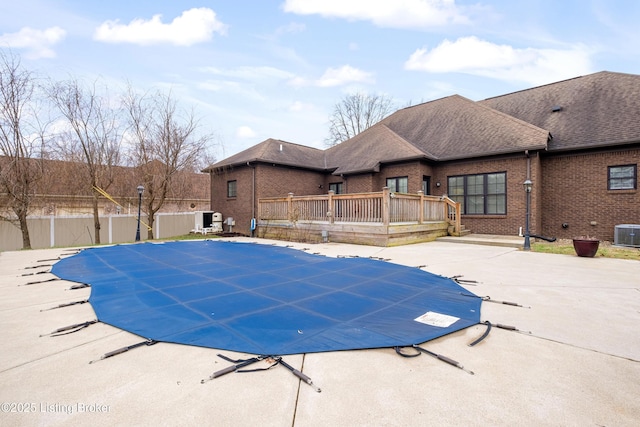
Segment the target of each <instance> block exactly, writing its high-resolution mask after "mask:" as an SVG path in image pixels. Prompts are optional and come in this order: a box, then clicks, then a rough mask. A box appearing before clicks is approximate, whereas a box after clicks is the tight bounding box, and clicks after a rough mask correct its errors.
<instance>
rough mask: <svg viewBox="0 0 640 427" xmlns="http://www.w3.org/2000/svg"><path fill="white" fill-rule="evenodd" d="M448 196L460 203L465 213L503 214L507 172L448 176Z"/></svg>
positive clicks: (505, 199) (505, 207) (505, 204)
mask: <svg viewBox="0 0 640 427" xmlns="http://www.w3.org/2000/svg"><path fill="white" fill-rule="evenodd" d="M448 181H449V185H448V188H449V190H448V191H449V197H450V198H451V199H452V200H454V201H456V202H458V203H460V208H461V210H462V213H463V214H465V215H505V214H506V213H507V174H506V173H505V172H499V173H488V174H478V175H464V176H450V177H449V178H448Z"/></svg>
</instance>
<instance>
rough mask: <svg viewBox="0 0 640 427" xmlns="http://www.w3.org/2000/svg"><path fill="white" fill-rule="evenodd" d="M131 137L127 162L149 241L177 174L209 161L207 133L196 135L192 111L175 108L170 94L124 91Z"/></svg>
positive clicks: (209, 140) (175, 184) (195, 124)
mask: <svg viewBox="0 0 640 427" xmlns="http://www.w3.org/2000/svg"><path fill="white" fill-rule="evenodd" d="M124 105H125V109H126V110H127V113H128V118H129V119H128V122H129V129H130V135H129V137H130V138H131V141H129V142H130V143H131V153H130V157H131V163H132V165H133V166H135V167H136V168H137V169H138V171H139V179H140V180H141V183H142V185H143V186H144V206H145V208H146V209H145V211H146V213H147V215H148V222H149V223H148V225H149V228H148V233H147V235H148V238H149V239H152V238H153V223H154V221H155V214H156V213H157V212H158V211H159V210H160V208H161V207H162V205H163V204H164V202H165V200H166V199H167V197H168V196H169V195H170V194H171V192H172V190H174V191H175V190H176V188H175V187H176V186H177V185H178V184H179V183H180V182H179V181H178V178H179V177H180V175H181V174H180V172H182V171H185V172H192V171H196V170H197V168H198V167H202V160H203V159H204V160H205V161H211V157H210V156H209V155H208V154H207V153H209V150H208V144H209V142H211V140H212V135H210V134H199V133H198V130H199V123H198V120H197V118H196V117H195V115H194V112H193V111H182V110H179V109H178V104H177V102H176V100H175V99H174V98H173V97H172V95H171V93H169V94H164V93H161V92H156V93H154V94H138V93H135V92H134V91H133V89H132V88H131V87H129V88H128V91H127V93H126V96H125V99H124Z"/></svg>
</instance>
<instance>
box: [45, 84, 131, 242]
mask: <svg viewBox="0 0 640 427" xmlns="http://www.w3.org/2000/svg"><path fill="white" fill-rule="evenodd" d="M50 96H51V99H52V100H53V102H54V103H55V105H56V106H57V107H58V109H59V110H60V112H61V113H62V115H63V116H64V118H65V119H66V121H67V122H68V124H69V129H70V130H69V131H68V132H66V133H65V134H64V135H63V138H64V139H63V140H62V141H61V144H60V148H61V150H62V151H63V157H64V158H65V160H68V161H81V162H83V163H84V166H85V176H84V183H83V184H85V188H86V189H87V191H88V192H90V194H91V195H92V200H91V203H92V210H93V222H94V229H95V243H96V244H99V243H100V215H99V214H100V213H99V209H98V201H99V196H100V193H99V192H98V191H97V190H96V188H102V189H104V190H106V189H108V188H109V186H110V185H111V183H112V182H113V167H114V166H116V165H118V163H119V159H120V145H121V139H122V132H121V130H120V128H119V124H120V122H119V117H118V110H117V108H114V107H113V100H111V99H109V97H108V96H107V95H105V94H103V95H100V94H98V91H97V87H96V83H95V82H94V84H93V85H83V84H82V83H81V82H79V81H78V80H68V81H63V82H57V83H54V84H53V85H52V87H51V91H50Z"/></svg>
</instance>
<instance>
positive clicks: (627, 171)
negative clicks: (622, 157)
mask: <svg viewBox="0 0 640 427" xmlns="http://www.w3.org/2000/svg"><path fill="white" fill-rule="evenodd" d="M637 171H638V170H637V167H636V165H623V166H609V173H608V184H607V188H608V189H609V190H635V189H636V186H637V182H638V179H637V177H638V175H637V173H638V172H637Z"/></svg>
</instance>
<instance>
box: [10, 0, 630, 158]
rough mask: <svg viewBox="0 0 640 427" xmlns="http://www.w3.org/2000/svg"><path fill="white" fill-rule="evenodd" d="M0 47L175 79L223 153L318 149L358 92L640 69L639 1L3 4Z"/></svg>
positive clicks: (174, 86) (499, 84) (481, 86)
mask: <svg viewBox="0 0 640 427" xmlns="http://www.w3.org/2000/svg"><path fill="white" fill-rule="evenodd" d="M4 3H5V4H4V5H3V7H2V13H1V14H0V47H2V48H11V50H12V51H14V52H15V53H17V54H19V55H20V57H21V59H22V63H23V65H25V66H26V67H28V68H29V69H31V70H34V71H37V72H40V73H42V74H44V75H47V76H49V77H52V78H54V79H65V78H68V77H70V76H71V77H73V78H76V79H82V80H87V81H93V80H95V79H96V78H98V77H100V78H102V79H103V80H104V81H106V82H107V85H108V86H109V88H110V90H112V91H117V90H119V89H120V88H124V86H125V85H126V82H131V83H132V85H133V86H134V87H135V88H137V89H140V90H149V89H154V88H159V89H162V90H167V91H168V90H171V91H172V94H173V95H175V96H176V98H178V99H179V100H180V101H181V102H182V103H184V105H185V106H188V107H191V106H193V107H195V109H196V112H197V114H198V116H200V117H201V123H202V125H203V131H207V132H214V133H215V134H216V135H217V136H218V141H219V142H220V147H219V148H218V149H217V151H216V156H217V157H218V160H221V159H222V158H223V157H226V156H229V155H231V154H234V153H237V152H239V151H241V150H243V149H245V148H248V147H250V146H252V145H255V144H257V143H259V142H261V141H263V140H265V139H267V138H278V139H283V140H286V141H290V142H294V143H298V144H303V145H309V146H314V147H318V148H324V139H325V138H326V137H327V135H328V118H329V115H330V113H331V111H332V110H333V107H334V105H335V104H336V103H337V102H339V101H340V100H341V99H342V98H344V96H346V95H347V94H349V93H353V92H355V91H360V92H366V93H371V94H373V93H375V94H383V95H385V96H388V97H391V98H393V99H394V100H395V101H396V102H397V105H398V107H403V106H406V105H408V104H417V103H420V102H426V101H430V100H433V99H437V98H442V97H445V96H449V95H452V94H459V95H462V96H465V97H467V98H470V99H472V100H480V99H484V98H488V97H492V96H496V95H501V94H505V93H509V92H513V91H517V90H521V89H526V88H529V87H533V86H538V85H541V84H546V83H551V82H554V81H558V80H563V79H567V78H572V77H577V76H580V75H585V74H589V73H593V72H597V71H602V70H607V71H617V72H625V73H633V74H638V73H640V43H638V40H640V26H639V25H638V24H637V22H638V18H640V2H637V1H635V0H627V1H622V0H618V1H616V0H579V1H578V0H575V1H574V0H522V1H513V0H478V1H464V0H393V1H390V0H218V1H216V0H201V1H190V0H181V1H175V0H153V1H152V0H148V1H144V0H129V1H122V0H110V1H105V2H102V1H86V0H66V1H63V0H58V1H47V0H21V1H19V2H18V1H15V2H8V1H7V0H5V1H4Z"/></svg>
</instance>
